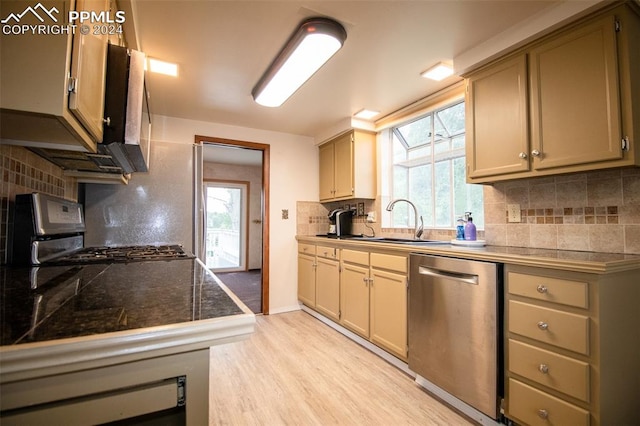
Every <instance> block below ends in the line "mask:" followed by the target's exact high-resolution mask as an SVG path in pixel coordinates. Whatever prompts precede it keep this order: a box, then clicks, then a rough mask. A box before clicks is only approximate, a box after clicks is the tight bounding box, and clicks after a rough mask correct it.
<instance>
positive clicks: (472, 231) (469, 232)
mask: <svg viewBox="0 0 640 426" xmlns="http://www.w3.org/2000/svg"><path fill="white" fill-rule="evenodd" d="M464 215H465V218H466V222H467V223H466V225H464V239H465V240H467V241H475V240H476V225H474V224H473V218H472V217H471V212H466V213H465V214H464Z"/></svg>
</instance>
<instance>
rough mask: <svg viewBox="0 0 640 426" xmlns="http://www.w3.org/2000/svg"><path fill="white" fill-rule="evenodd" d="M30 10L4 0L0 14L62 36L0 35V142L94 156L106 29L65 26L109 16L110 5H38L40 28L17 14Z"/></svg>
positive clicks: (86, 0)
mask: <svg viewBox="0 0 640 426" xmlns="http://www.w3.org/2000/svg"><path fill="white" fill-rule="evenodd" d="M28 5H29V3H25V2H23V1H2V6H1V13H0V15H1V16H3V17H8V16H10V15H11V14H12V13H13V14H15V15H14V16H16V17H18V16H19V18H17V19H20V25H22V24H29V23H31V24H33V25H34V26H36V25H41V26H45V27H47V26H48V27H49V28H53V27H55V28H58V29H61V31H51V32H49V33H47V34H38V33H35V34H34V33H32V32H30V31H25V32H22V33H20V34H10V35H3V36H2V43H1V45H0V49H1V50H0V55H1V59H2V60H1V61H0V62H1V68H0V69H1V75H2V80H1V83H0V84H1V85H0V93H1V94H2V95H1V97H0V107H1V110H0V111H1V114H0V122H1V123H2V124H1V126H0V137H1V138H3V139H9V140H11V139H14V140H24V141H35V142H47V143H55V144H61V145H76V146H77V145H79V146H82V147H84V148H85V149H87V150H89V151H90V152H96V151H97V145H96V144H97V143H98V142H101V141H102V131H103V111H104V93H105V70H106V58H107V56H106V51H107V42H108V34H105V33H107V32H108V31H107V30H109V25H104V26H102V25H100V26H97V27H96V26H94V25H87V26H86V27H81V26H80V25H79V23H77V22H73V23H70V22H69V16H68V13H69V11H70V10H77V11H80V10H87V11H108V10H109V1H108V0H79V1H76V2H73V1H71V0H66V1H41V2H39V3H38V6H37V7H40V5H42V8H41V9H40V12H42V13H43V16H45V18H43V19H45V20H46V22H45V23H44V25H42V24H43V23H42V22H41V21H39V20H37V17H36V16H35V14H33V13H25V14H23V15H21V14H22V13H23V12H24V11H25V7H26V6H28ZM45 11H48V13H47V12H45ZM44 13H47V15H44ZM31 21H33V22H31ZM69 24H72V25H69ZM73 25H76V26H75V28H74V27H73ZM102 27H104V31H103V28H102ZM116 27H117V26H116V25H114V26H113V30H114V31H117V28H116ZM85 28H86V30H88V31H86V30H85ZM96 28H97V29H96Z"/></svg>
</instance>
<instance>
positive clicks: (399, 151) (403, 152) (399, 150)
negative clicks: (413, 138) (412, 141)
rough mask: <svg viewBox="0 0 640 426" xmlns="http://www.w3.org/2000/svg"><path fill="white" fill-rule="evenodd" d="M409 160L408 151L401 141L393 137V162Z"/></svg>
mask: <svg viewBox="0 0 640 426" xmlns="http://www.w3.org/2000/svg"><path fill="white" fill-rule="evenodd" d="M406 159H407V149H406V148H405V147H404V145H403V144H402V142H400V139H398V138H397V136H396V135H393V162H394V163H399V162H400V161H404V160H406Z"/></svg>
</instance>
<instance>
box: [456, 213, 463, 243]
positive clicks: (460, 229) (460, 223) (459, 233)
mask: <svg viewBox="0 0 640 426" xmlns="http://www.w3.org/2000/svg"><path fill="white" fill-rule="evenodd" d="M456 240H464V219H462V216H460V217H459V218H458V226H456Z"/></svg>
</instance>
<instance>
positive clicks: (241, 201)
mask: <svg viewBox="0 0 640 426" xmlns="http://www.w3.org/2000/svg"><path fill="white" fill-rule="evenodd" d="M204 190H205V224H206V225H205V263H206V265H207V268H209V269H211V270H212V271H213V272H237V271H245V270H247V221H248V214H249V210H248V208H247V198H248V194H249V182H225V181H216V180H214V181H208V180H205V185H204Z"/></svg>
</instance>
